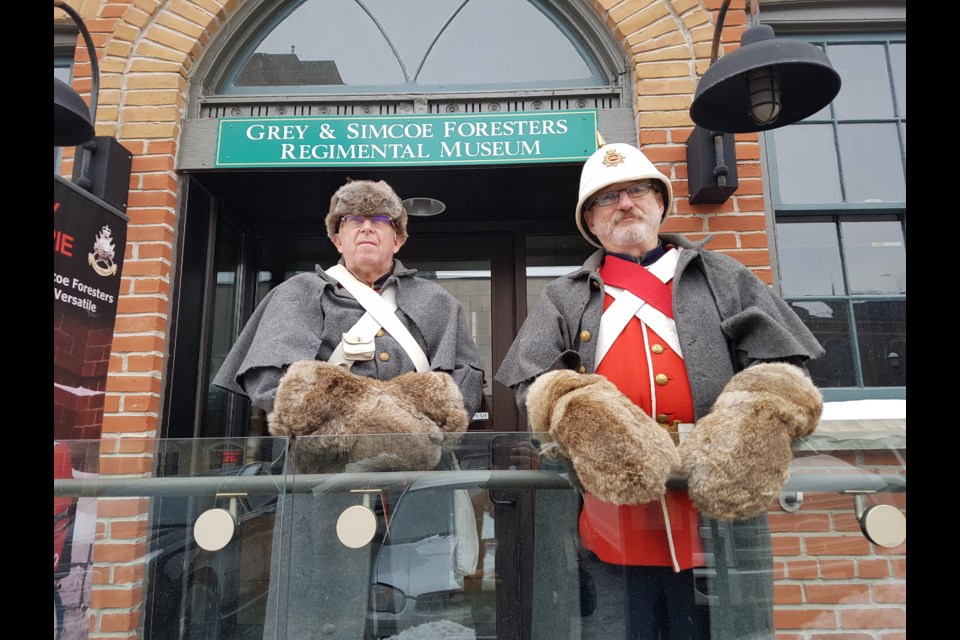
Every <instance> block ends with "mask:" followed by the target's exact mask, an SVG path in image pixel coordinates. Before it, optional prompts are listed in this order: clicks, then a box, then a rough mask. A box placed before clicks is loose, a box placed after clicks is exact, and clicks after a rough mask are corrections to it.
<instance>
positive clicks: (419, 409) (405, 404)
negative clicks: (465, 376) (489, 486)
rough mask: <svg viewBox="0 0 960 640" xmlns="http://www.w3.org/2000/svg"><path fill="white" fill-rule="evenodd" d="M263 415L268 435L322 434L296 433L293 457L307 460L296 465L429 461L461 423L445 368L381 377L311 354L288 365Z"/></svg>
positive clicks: (403, 465)
mask: <svg viewBox="0 0 960 640" xmlns="http://www.w3.org/2000/svg"><path fill="white" fill-rule="evenodd" d="M267 420H268V422H269V430H270V433H271V434H273V435H277V436H292V437H295V438H298V437H303V436H327V437H317V438H302V439H299V440H297V449H296V452H297V454H298V457H299V458H300V459H301V460H303V461H306V460H309V464H298V465H297V467H298V470H299V471H301V472H303V471H304V470H305V468H306V467H310V468H311V469H312V470H314V471H334V470H336V469H337V467H341V468H342V467H343V466H344V465H346V464H351V463H352V464H353V469H354V470H390V469H394V470H396V469H403V470H428V469H433V468H434V467H436V465H437V463H438V462H439V461H440V455H441V452H442V446H443V444H444V443H445V440H446V438H445V434H448V433H456V432H462V431H465V430H466V428H467V424H468V417H467V412H466V410H465V409H464V405H463V396H462V395H461V394H460V389H459V388H458V387H457V385H456V383H455V382H454V381H453V378H451V377H450V375H449V374H446V373H441V372H438V371H428V372H423V373H417V372H410V373H405V374H402V375H400V376H397V377H396V378H393V379H392V380H387V381H380V380H375V379H373V378H366V377H363V376H358V375H356V374H353V373H351V372H350V371H349V370H348V369H347V368H345V367H341V366H338V365H332V364H329V363H326V362H321V361H318V360H300V361H298V362H295V363H293V364H292V365H290V367H289V368H288V369H287V372H286V373H285V374H284V376H283V378H282V379H281V380H280V386H279V387H278V388H277V396H276V399H275V400H274V410H273V411H272V412H271V413H270V414H269V415H268V416H267ZM361 435H362V437H360V436H361ZM330 436H335V437H330ZM319 467H324V468H319Z"/></svg>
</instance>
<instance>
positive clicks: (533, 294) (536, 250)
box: [526, 234, 596, 313]
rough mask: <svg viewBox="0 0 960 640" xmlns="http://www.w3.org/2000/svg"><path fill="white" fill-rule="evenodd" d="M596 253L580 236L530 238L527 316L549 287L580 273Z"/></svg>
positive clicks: (527, 246) (527, 247)
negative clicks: (565, 277) (561, 279)
mask: <svg viewBox="0 0 960 640" xmlns="http://www.w3.org/2000/svg"><path fill="white" fill-rule="evenodd" d="M594 251H596V248H595V247H593V246H592V245H590V244H588V243H587V241H586V240H584V239H583V236H580V235H579V234H571V235H555V236H527V239H526V255H527V313H530V311H531V310H532V309H533V307H534V306H535V305H536V304H537V301H538V300H539V299H540V294H541V293H542V292H543V288H544V287H545V286H547V284H548V283H550V282H551V281H552V280H556V279H557V278H559V277H560V276H562V275H565V274H568V273H570V272H571V271H576V270H577V269H579V268H580V265H581V264H583V261H584V260H586V259H587V257H589V256H590V254H592V253H593V252H594Z"/></svg>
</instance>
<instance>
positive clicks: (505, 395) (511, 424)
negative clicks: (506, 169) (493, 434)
mask: <svg viewBox="0 0 960 640" xmlns="http://www.w3.org/2000/svg"><path fill="white" fill-rule="evenodd" d="M397 257H398V258H399V259H400V261H401V262H402V263H403V264H404V266H406V267H408V268H412V269H417V270H418V273H417V275H418V276H419V277H421V278H424V279H427V280H432V281H435V282H436V283H437V284H439V285H441V286H442V287H444V288H445V289H446V290H447V291H449V292H450V293H451V294H452V295H453V296H454V297H456V298H457V299H458V300H459V301H460V304H461V305H462V306H463V311H464V314H465V315H466V319H467V326H468V327H469V328H470V333H471V337H472V338H473V339H474V342H476V344H477V350H478V351H479V354H480V363H481V365H482V366H483V374H484V385H483V401H482V403H481V405H480V409H479V410H478V411H477V413H476V414H474V416H473V421H472V422H471V424H470V429H471V430H487V431H516V430H517V428H518V412H517V409H516V402H515V400H514V397H513V392H512V391H511V390H510V389H507V388H506V387H504V386H502V385H501V384H500V383H495V382H494V381H493V376H494V374H496V372H497V367H499V366H500V362H501V361H502V360H503V358H504V356H505V355H506V352H507V349H509V348H510V343H511V342H512V340H513V337H514V335H515V334H516V331H515V318H516V303H515V300H516V295H515V282H514V280H515V278H514V274H515V272H516V269H515V266H514V258H513V236H512V235H508V234H483V235H471V236H470V237H433V238H429V237H422V236H421V237H417V238H413V237H411V238H409V239H408V240H407V242H406V244H405V245H404V246H403V248H402V249H401V250H400V252H399V253H398V254H397Z"/></svg>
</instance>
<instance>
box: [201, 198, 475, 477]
mask: <svg viewBox="0 0 960 640" xmlns="http://www.w3.org/2000/svg"><path fill="white" fill-rule="evenodd" d="M326 227H327V235H328V237H329V238H330V240H331V241H332V242H333V244H334V246H336V248H337V251H339V252H340V254H341V259H340V261H339V264H338V265H336V266H335V267H333V268H331V269H327V270H324V269H321V268H320V267H319V266H318V267H317V268H316V270H315V271H314V272H311V273H303V274H299V275H296V276H294V277H293V278H290V279H289V280H287V281H286V282H284V283H282V284H281V285H279V286H278V287H276V288H274V289H273V290H271V291H270V293H268V294H267V296H266V297H265V298H264V300H263V302H262V303H261V304H260V305H259V306H258V307H257V309H256V311H255V312H254V313H253V315H252V316H251V318H250V320H249V321H248V322H247V325H246V326H245V327H244V329H243V331H242V332H241V334H240V336H239V337H238V338H237V342H236V344H235V345H234V346H233V348H232V349H231V350H230V353H229V354H228V355H227V358H226V359H225V361H224V363H223V365H222V366H221V368H220V371H219V372H218V373H217V376H216V378H215V379H214V384H216V385H218V386H221V387H223V388H225V389H228V390H230V391H233V392H236V393H242V394H244V395H246V396H248V397H249V398H250V401H251V403H252V404H253V405H254V406H257V407H261V408H262V409H264V411H266V412H268V422H269V429H270V433H272V434H274V435H291V436H297V435H311V434H316V435H324V434H326V435H337V433H338V431H337V430H336V429H334V428H332V427H331V428H326V427H327V426H328V425H327V424H318V423H317V415H316V412H317V411H321V412H322V411H323V410H324V408H325V407H328V408H329V409H330V413H332V414H337V417H342V416H343V414H344V412H345V411H346V409H347V408H348V407H350V406H351V405H354V404H356V403H357V401H358V399H359V396H358V395H356V394H351V395H349V396H346V397H338V396H337V395H336V394H337V390H338V389H346V388H347V387H345V386H343V385H340V384H339V383H338V382H337V381H338V380H340V379H347V378H345V376H349V377H350V379H355V378H358V377H359V378H363V379H366V380H368V381H369V382H364V381H362V380H355V382H356V383H357V384H360V385H362V388H363V389H367V388H369V389H370V390H371V391H372V392H373V395H375V396H377V397H380V396H383V395H386V396H387V397H388V398H390V399H391V403H390V404H389V408H390V409H393V410H394V411H395V412H396V413H394V414H389V413H386V414H385V413H384V409H385V408H386V407H385V406H380V407H379V408H380V410H379V411H377V412H376V418H377V420H375V421H369V420H368V421H367V422H364V424H363V425H359V424H353V425H342V426H340V427H337V428H339V429H341V432H344V433H345V432H346V431H345V430H350V431H351V432H352V433H371V431H370V430H373V431H372V432H373V433H389V432H408V431H411V430H412V431H417V432H420V431H426V432H430V431H435V432H437V433H442V432H444V431H463V430H465V429H466V426H467V422H468V421H469V420H468V416H471V415H473V412H474V411H476V409H477V408H478V407H479V404H480V398H481V394H482V387H483V369H482V368H481V365H480V360H479V357H478V355H477V349H476V345H475V344H474V342H473V340H472V338H471V337H470V333H469V331H468V329H467V325H466V319H465V317H464V313H463V309H462V307H461V306H460V303H459V301H458V300H457V299H456V298H454V297H453V296H452V295H451V294H449V293H448V292H447V291H446V290H445V289H443V287H441V286H439V285H438V284H436V283H434V282H430V281H428V280H423V279H421V278H417V277H415V276H414V273H415V271H414V270H411V269H407V268H405V267H404V266H403V264H402V263H401V262H400V261H399V260H397V259H395V258H394V254H396V253H397V252H398V251H399V250H400V248H401V247H402V246H403V243H404V242H405V241H406V239H407V212H406V211H405V210H404V208H403V204H402V203H401V201H400V198H399V196H397V194H396V193H395V192H394V191H393V189H392V188H391V187H390V186H389V185H388V184H387V183H386V182H383V181H379V182H374V181H370V180H355V181H348V182H347V184H345V185H343V186H342V187H340V188H339V189H338V190H337V192H336V193H334V194H333V197H332V198H331V200H330V210H329V212H328V213H327V217H326ZM384 299H387V302H386V304H387V305H388V307H386V310H384V309H385V308H384V307H383V304H384ZM371 305H373V306H371ZM344 366H346V367H347V368H349V373H347V372H346V371H345V370H344ZM414 372H415V373H414ZM438 372H439V373H442V374H443V376H442V377H441V376H438ZM402 374H411V375H414V376H418V377H416V380H417V384H421V385H428V386H430V387H431V388H433V387H434V386H437V385H439V391H440V392H443V391H446V392H448V394H453V395H452V397H450V398H449V400H450V402H447V403H446V404H450V403H453V404H454V405H459V406H457V410H456V411H453V410H451V414H450V415H449V416H446V415H444V416H433V417H434V418H436V419H435V420H433V421H429V420H428V421H427V422H423V421H422V420H419V418H423V417H424V416H425V415H431V414H432V413H435V405H436V403H435V402H432V401H431V402H427V400H426V399H418V398H415V397H414V398H411V397H408V395H403V393H404V391H405V390H406V389H407V387H416V386H417V384H412V385H403V384H399V383H398V384H396V385H393V386H392V387H390V388H387V389H386V393H385V394H384V393H381V391H383V388H382V386H381V385H378V384H376V382H378V381H379V382H388V381H391V380H393V379H395V378H397V377H398V376H401V375H402ZM444 378H449V379H450V381H452V383H453V384H448V382H446V381H445V380H444ZM328 382H329V383H330V384H329V385H328V386H330V389H329V390H328V392H327V393H325V394H320V395H317V394H312V395H311V394H309V393H308V390H307V386H308V385H317V386H323V385H324V384H326V383H328ZM398 394H400V395H403V397H402V398H400V399H399V400H400V401H399V402H392V400H393V399H394V396H397V395H398ZM407 400H409V401H411V402H412V403H413V404H414V405H418V404H423V405H426V406H416V407H415V411H414V412H413V413H414V414H415V415H413V416H411V415H410V414H411V412H410V411H407V410H405V409H404V403H405V402H406V401H407ZM320 401H323V402H324V403H326V404H322V405H320ZM318 405H320V406H318ZM365 413H367V412H363V411H358V412H357V415H354V416H353V417H354V418H355V419H356V420H362V419H364V415H363V414H365ZM390 418H392V419H393V421H394V422H395V423H396V424H389V423H390V420H389V419H390ZM380 423H383V424H380ZM418 423H419V424H418ZM331 424H332V423H331ZM398 424H402V425H406V427H407V428H401V427H399V426H396V425H398ZM361 426H362V427H364V430H360V427H361ZM398 463H402V461H398ZM431 466H432V465H431Z"/></svg>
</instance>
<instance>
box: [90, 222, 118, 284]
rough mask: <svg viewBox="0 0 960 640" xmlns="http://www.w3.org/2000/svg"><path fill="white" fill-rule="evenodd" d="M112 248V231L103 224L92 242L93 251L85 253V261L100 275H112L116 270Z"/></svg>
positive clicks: (113, 246) (113, 247)
mask: <svg viewBox="0 0 960 640" xmlns="http://www.w3.org/2000/svg"><path fill="white" fill-rule="evenodd" d="M114 249H115V245H114V244H113V233H112V232H111V231H110V227H109V226H108V225H103V227H102V228H101V229H100V233H99V234H97V237H96V240H94V242H93V253H88V254H87V262H88V263H89V264H90V266H91V267H93V270H94V271H96V272H97V273H99V274H100V275H101V276H112V275H113V274H115V273H116V272H117V264H116V263H115V262H114V257H115V255H116V254H115V253H114Z"/></svg>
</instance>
